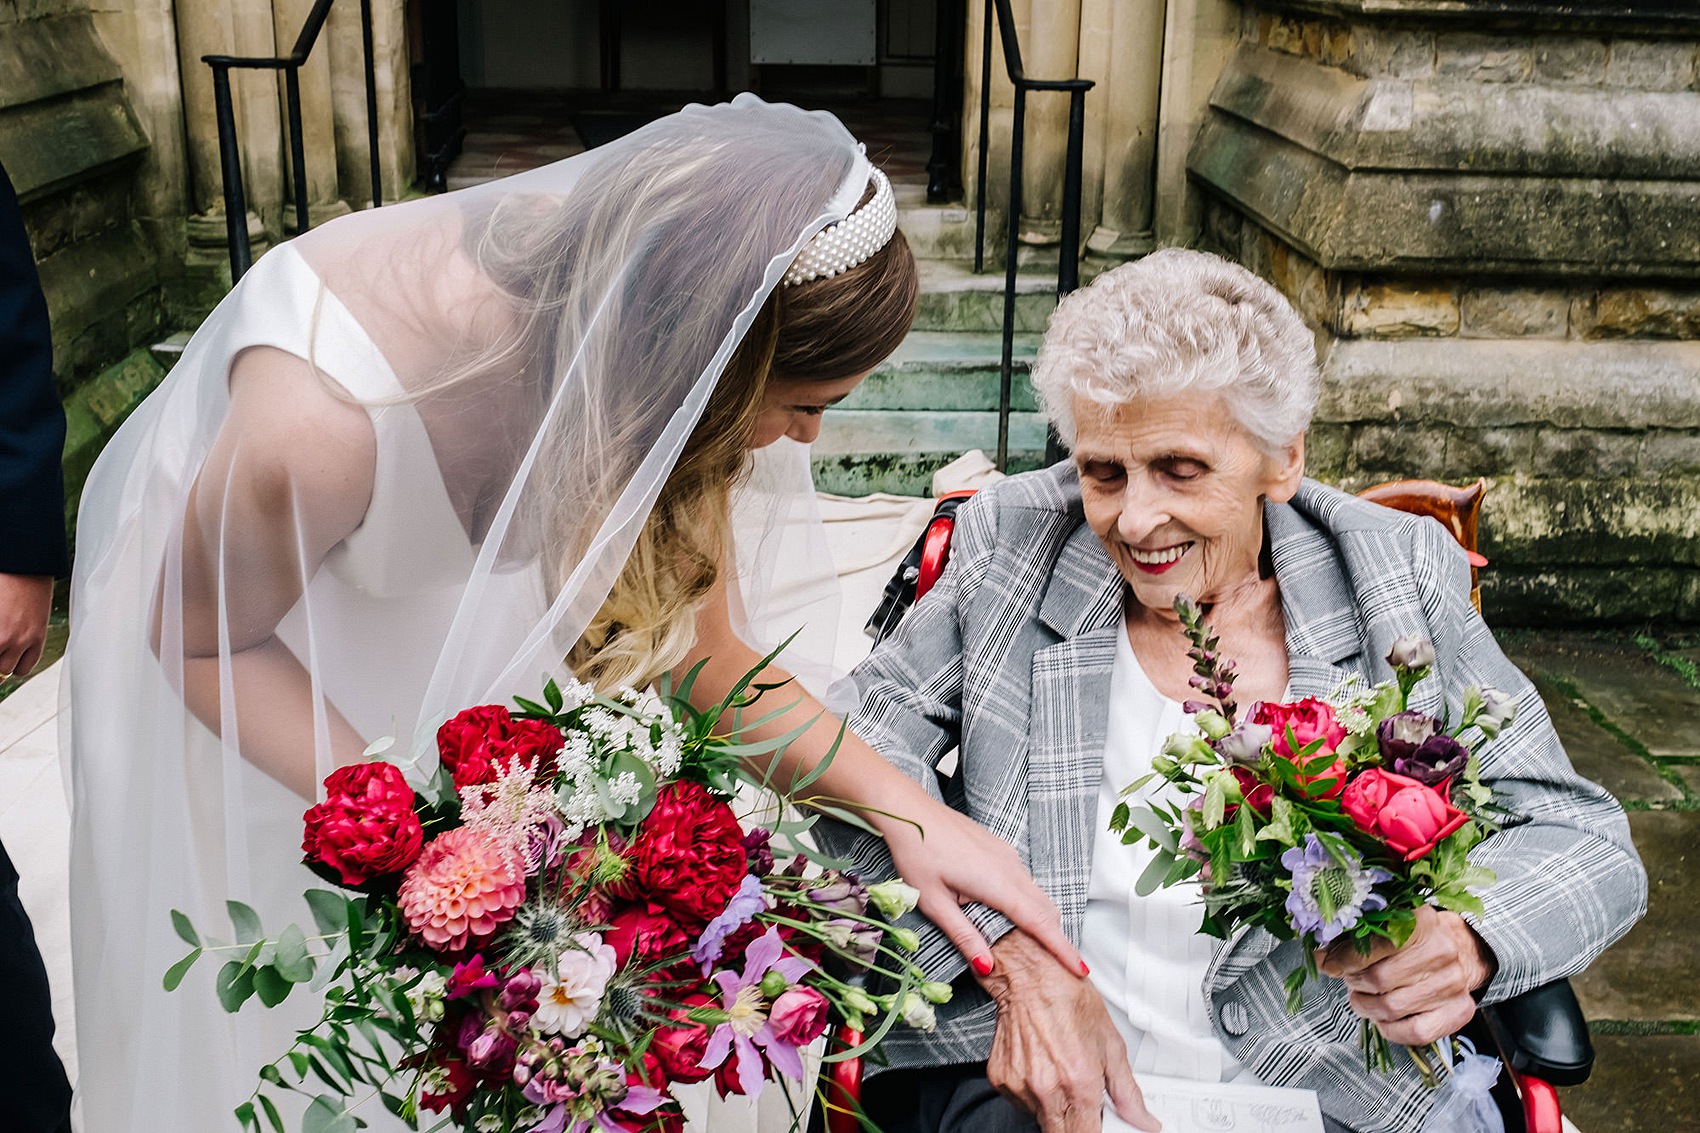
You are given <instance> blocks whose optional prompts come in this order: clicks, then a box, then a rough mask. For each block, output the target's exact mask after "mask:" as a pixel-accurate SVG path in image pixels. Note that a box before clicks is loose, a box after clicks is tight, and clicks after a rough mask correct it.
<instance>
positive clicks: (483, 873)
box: [398, 826, 525, 953]
mask: <svg viewBox="0 0 1700 1133" xmlns="http://www.w3.org/2000/svg"><path fill="white" fill-rule="evenodd" d="M398 896H399V898H400V901H401V911H402V915H403V916H404V917H406V918H407V927H408V928H409V929H411V930H412V931H413V933H414V934H415V935H417V936H418V937H419V939H421V940H423V941H424V942H425V943H426V944H427V945H428V946H430V947H431V948H432V949H434V950H436V951H437V952H444V953H447V952H459V951H461V950H462V949H464V948H466V947H467V946H468V945H469V944H473V943H478V942H480V941H483V940H485V939H487V938H489V937H490V936H491V935H492V934H494V933H495V931H496V929H497V927H498V926H500V925H501V924H502V923H503V922H504V921H506V920H508V919H509V918H510V917H512V916H513V915H514V911H515V910H517V909H518V908H519V907H520V905H521V904H523V903H524V901H525V857H524V855H523V854H519V853H516V852H515V851H514V849H513V848H512V847H509V846H504V845H502V844H501V843H500V842H498V841H496V840H495V839H493V838H491V837H490V836H489V835H488V834H486V833H484V832H482V831H478V830H472V829H469V828H468V827H465V826H461V827H457V828H455V829H454V830H450V831H448V832H447V833H446V834H442V835H439V836H438V837H436V838H434V839H432V840H431V841H430V842H429V843H427V844H426V846H425V849H424V850H423V851H422V852H421V853H420V855H419V860H418V861H416V862H414V863H413V865H412V866H410V867H409V868H408V871H407V873H406V875H405V876H404V877H403V878H402V882H401V892H400V894H399V895H398Z"/></svg>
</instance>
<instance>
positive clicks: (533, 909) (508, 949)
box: [501, 895, 578, 969]
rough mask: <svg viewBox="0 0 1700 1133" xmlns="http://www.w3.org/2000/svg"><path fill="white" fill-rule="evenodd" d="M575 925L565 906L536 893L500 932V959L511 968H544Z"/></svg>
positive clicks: (550, 963)
mask: <svg viewBox="0 0 1700 1133" xmlns="http://www.w3.org/2000/svg"><path fill="white" fill-rule="evenodd" d="M576 927H578V926H577V925H576V924H574V922H573V916H572V913H571V911H570V910H568V909H567V907H566V906H565V905H561V904H558V903H556V902H554V901H551V900H550V899H549V898H547V897H545V896H541V895H539V896H538V897H536V898H535V899H534V900H533V901H532V902H531V903H530V904H528V905H523V906H521V907H520V910H519V912H517V913H515V914H514V919H513V921H512V922H511V923H510V924H509V925H508V928H507V930H506V931H505V932H504V933H503V934H502V937H501V951H502V959H503V960H505V961H507V963H508V964H509V965H510V966H512V967H517V968H544V969H547V968H549V967H550V965H552V964H553V963H554V961H555V958H556V957H557V956H559V955H560V954H561V947H562V945H563V944H565V943H566V940H567V937H568V936H570V935H571V934H572V931H573V929H574V928H576Z"/></svg>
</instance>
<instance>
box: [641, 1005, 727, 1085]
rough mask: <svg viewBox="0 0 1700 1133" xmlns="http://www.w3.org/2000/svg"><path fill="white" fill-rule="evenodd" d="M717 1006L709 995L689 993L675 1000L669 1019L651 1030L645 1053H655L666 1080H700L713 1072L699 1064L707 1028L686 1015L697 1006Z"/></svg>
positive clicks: (706, 1046)
mask: <svg viewBox="0 0 1700 1133" xmlns="http://www.w3.org/2000/svg"><path fill="white" fill-rule="evenodd" d="M719 1005H720V1004H719V1002H718V1001H717V1000H716V999H714V998H713V997H711V996H707V995H703V994H702V993H701V992H693V993H692V994H690V995H687V996H685V998H684V999H682V1000H680V1001H679V1006H678V1007H676V1008H674V1009H673V1010H672V1011H671V1012H670V1013H669V1014H668V1020H669V1021H668V1022H666V1023H664V1024H662V1026H661V1027H660V1028H659V1029H658V1030H657V1031H656V1032H655V1039H654V1041H653V1042H651V1043H650V1044H649V1052H650V1053H651V1054H653V1055H655V1058H656V1061H657V1062H659V1063H660V1064H661V1069H662V1070H663V1071H665V1072H666V1075H667V1078H668V1079H669V1080H670V1081H674V1082H700V1081H702V1080H703V1079H704V1078H707V1077H708V1076H709V1075H710V1074H713V1073H714V1071H712V1070H705V1069H703V1066H702V1056H703V1055H704V1054H706V1053H707V1051H708V1028H707V1027H705V1026H703V1025H702V1024H701V1023H693V1022H691V1021H690V1020H689V1019H688V1018H686V1016H688V1015H689V1014H690V1012H691V1011H693V1010H695V1009H696V1008H698V1007H718V1006H719Z"/></svg>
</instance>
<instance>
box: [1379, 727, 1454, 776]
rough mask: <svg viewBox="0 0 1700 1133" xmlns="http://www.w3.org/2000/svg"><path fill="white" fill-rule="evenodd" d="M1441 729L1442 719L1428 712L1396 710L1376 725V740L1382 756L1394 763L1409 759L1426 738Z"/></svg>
mask: <svg viewBox="0 0 1700 1133" xmlns="http://www.w3.org/2000/svg"><path fill="white" fill-rule="evenodd" d="M1439 731H1440V721H1439V720H1436V719H1435V718H1434V717H1433V716H1430V715H1429V714H1428V713H1426V712H1395V713H1394V714H1393V715H1391V716H1389V717H1388V718H1387V719H1385V720H1383V721H1382V722H1381V723H1380V724H1379V725H1377V726H1376V729H1375V742H1376V746H1377V747H1379V748H1380V749H1381V757H1382V758H1383V759H1385V760H1386V761H1387V762H1388V763H1389V764H1393V763H1396V762H1397V761H1399V760H1401V759H1409V758H1410V757H1411V756H1412V755H1413V754H1414V753H1415V752H1416V750H1417V749H1418V748H1419V747H1421V746H1422V745H1423V742H1424V741H1425V740H1427V739H1429V738H1430V737H1431V736H1433V735H1435V734H1436V733H1438V732H1439ZM1400 774H1404V772H1400Z"/></svg>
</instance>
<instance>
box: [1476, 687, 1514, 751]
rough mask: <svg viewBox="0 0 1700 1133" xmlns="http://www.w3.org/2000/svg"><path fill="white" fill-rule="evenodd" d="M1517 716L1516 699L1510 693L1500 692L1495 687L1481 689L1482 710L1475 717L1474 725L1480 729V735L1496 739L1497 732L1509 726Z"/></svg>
mask: <svg viewBox="0 0 1700 1133" xmlns="http://www.w3.org/2000/svg"><path fill="white" fill-rule="evenodd" d="M1516 718H1517V701H1516V700H1515V699H1513V698H1512V696H1511V694H1510V693H1507V692H1501V691H1500V690H1499V689H1496V688H1484V689H1482V710H1481V713H1480V715H1478V716H1477V717H1476V727H1478V728H1480V729H1481V730H1482V735H1484V736H1486V737H1487V738H1488V739H1490V740H1492V739H1497V738H1498V737H1499V733H1500V732H1501V731H1503V730H1504V729H1506V728H1508V727H1510V726H1511V721H1512V720H1514V719H1516Z"/></svg>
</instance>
